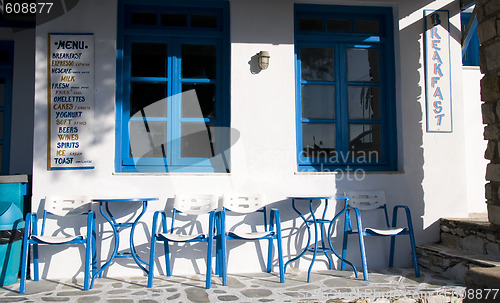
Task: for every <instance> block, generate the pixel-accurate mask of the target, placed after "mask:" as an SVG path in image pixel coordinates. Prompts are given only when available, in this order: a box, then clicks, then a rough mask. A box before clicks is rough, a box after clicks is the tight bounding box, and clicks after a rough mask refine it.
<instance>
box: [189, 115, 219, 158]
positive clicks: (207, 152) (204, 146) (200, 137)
mask: <svg viewBox="0 0 500 303" xmlns="http://www.w3.org/2000/svg"><path fill="white" fill-rule="evenodd" d="M212 126H213V125H210V124H208V123H207V124H205V123H192V122H189V123H187V122H186V123H182V125H181V136H182V137H181V157H182V158H210V157H213V156H215V152H214V150H215V132H213V130H214V127H212Z"/></svg>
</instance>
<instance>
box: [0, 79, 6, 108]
mask: <svg viewBox="0 0 500 303" xmlns="http://www.w3.org/2000/svg"><path fill="white" fill-rule="evenodd" d="M4 105H5V79H3V78H0V107H3V106H4Z"/></svg>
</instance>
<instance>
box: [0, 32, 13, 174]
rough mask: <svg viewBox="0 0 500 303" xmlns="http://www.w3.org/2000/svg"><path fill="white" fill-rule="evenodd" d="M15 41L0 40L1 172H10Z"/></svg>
mask: <svg viewBox="0 0 500 303" xmlns="http://www.w3.org/2000/svg"><path fill="white" fill-rule="evenodd" d="M13 65H14V42H12V41H0V174H2V175H8V174H9V163H10V132H11V114H12V70H13Z"/></svg>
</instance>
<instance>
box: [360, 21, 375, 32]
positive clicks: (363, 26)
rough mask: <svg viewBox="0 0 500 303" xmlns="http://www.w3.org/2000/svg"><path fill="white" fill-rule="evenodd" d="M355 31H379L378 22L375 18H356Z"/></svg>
mask: <svg viewBox="0 0 500 303" xmlns="http://www.w3.org/2000/svg"><path fill="white" fill-rule="evenodd" d="M356 32H357V33H371V34H378V33H379V22H378V21H377V20H356Z"/></svg>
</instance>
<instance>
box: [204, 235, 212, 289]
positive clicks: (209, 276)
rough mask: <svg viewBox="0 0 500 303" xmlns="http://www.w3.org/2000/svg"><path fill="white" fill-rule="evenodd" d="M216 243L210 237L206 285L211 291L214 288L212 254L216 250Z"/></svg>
mask: <svg viewBox="0 0 500 303" xmlns="http://www.w3.org/2000/svg"><path fill="white" fill-rule="evenodd" d="M213 245H214V242H213V238H212V237H210V238H209V239H208V247H207V276H206V283H205V288H206V289H210V287H211V286H212V254H213V250H214V247H213Z"/></svg>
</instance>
